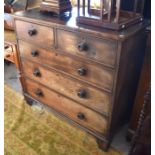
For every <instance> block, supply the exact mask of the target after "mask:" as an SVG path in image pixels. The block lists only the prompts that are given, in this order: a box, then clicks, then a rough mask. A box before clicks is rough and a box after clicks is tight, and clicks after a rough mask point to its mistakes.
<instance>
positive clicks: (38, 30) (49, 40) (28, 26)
mask: <svg viewBox="0 0 155 155" xmlns="http://www.w3.org/2000/svg"><path fill="white" fill-rule="evenodd" d="M15 24H16V31H17V36H18V38H21V39H26V40H28V41H30V42H34V43H36V44H38V45H42V46H45V47H46V46H47V47H51V46H53V44H54V33H53V29H52V28H49V27H45V26H40V25H37V24H33V23H28V22H24V21H19V20H16V21H15Z"/></svg>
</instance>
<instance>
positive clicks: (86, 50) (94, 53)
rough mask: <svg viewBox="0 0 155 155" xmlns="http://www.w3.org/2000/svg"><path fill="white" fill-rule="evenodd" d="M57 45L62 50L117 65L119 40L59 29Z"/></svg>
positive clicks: (109, 64)
mask: <svg viewBox="0 0 155 155" xmlns="http://www.w3.org/2000/svg"><path fill="white" fill-rule="evenodd" d="M57 47H58V49H59V50H61V51H65V52H67V53H69V54H72V55H76V56H79V57H81V58H86V59H91V60H93V61H96V62H100V63H103V64H105V65H107V66H110V67H114V65H115V61H116V50H117V42H115V41H112V40H103V39H97V38H93V37H91V38H89V37H86V36H85V35H84V36H82V35H81V36H80V35H79V34H78V33H73V32H68V31H64V30H57Z"/></svg>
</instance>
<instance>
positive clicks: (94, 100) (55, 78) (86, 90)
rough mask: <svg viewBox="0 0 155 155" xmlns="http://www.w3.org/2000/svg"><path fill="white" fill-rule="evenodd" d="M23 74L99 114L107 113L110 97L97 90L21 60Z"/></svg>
mask: <svg viewBox="0 0 155 155" xmlns="http://www.w3.org/2000/svg"><path fill="white" fill-rule="evenodd" d="M22 65H23V70H24V74H25V75H26V76H27V77H30V78H31V79H33V80H35V81H37V82H40V83H42V84H43V85H46V86H47V87H49V88H51V89H53V90H55V91H57V92H58V93H60V94H63V95H65V96H67V97H69V98H71V99H73V100H75V101H77V102H79V103H81V104H83V105H85V106H87V107H90V108H92V109H94V110H96V111H98V112H100V113H106V114H107V113H108V112H109V106H110V96H109V94H106V93H104V92H102V91H99V90H98V89H95V88H93V87H90V86H88V85H83V84H82V83H80V82H79V81H77V80H74V79H70V78H68V77H67V76H65V75H63V74H62V73H59V72H56V71H54V70H48V69H46V68H45V67H41V66H40V65H38V64H35V63H31V62H30V61H26V60H24V59H23V60H22Z"/></svg>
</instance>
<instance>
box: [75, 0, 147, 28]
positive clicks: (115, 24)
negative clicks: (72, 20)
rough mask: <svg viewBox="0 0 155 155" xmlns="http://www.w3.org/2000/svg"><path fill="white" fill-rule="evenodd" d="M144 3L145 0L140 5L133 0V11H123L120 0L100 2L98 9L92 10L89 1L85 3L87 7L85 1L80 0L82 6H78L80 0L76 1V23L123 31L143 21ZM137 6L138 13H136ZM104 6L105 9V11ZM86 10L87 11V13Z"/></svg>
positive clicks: (137, 0)
mask: <svg viewBox="0 0 155 155" xmlns="http://www.w3.org/2000/svg"><path fill="white" fill-rule="evenodd" d="M144 2H145V0H142V1H141V3H140V2H139V0H134V4H133V10H132V11H124V10H121V0H110V1H107V0H101V2H100V9H92V8H91V0H88V1H87V6H86V2H85V0H82V4H80V0H77V7H78V9H77V10H78V17H77V22H78V23H80V24H87V25H92V26H97V27H103V28H109V29H113V30H120V29H124V28H126V27H129V26H130V25H133V24H135V23H138V22H141V21H142V20H143V16H142V13H143V9H144ZM105 4H106V5H107V6H106V5H105ZM139 5H140V11H139V12H138V8H139ZM104 6H106V7H107V8H106V11H105V10H104V9H105V8H104ZM86 8H88V9H86ZM86 10H88V11H87V13H86Z"/></svg>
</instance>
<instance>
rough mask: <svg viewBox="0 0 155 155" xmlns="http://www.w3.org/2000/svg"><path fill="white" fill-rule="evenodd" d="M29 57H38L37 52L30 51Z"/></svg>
mask: <svg viewBox="0 0 155 155" xmlns="http://www.w3.org/2000/svg"><path fill="white" fill-rule="evenodd" d="M31 55H32V56H33V57H36V56H38V55H39V53H38V51H32V52H31Z"/></svg>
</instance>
